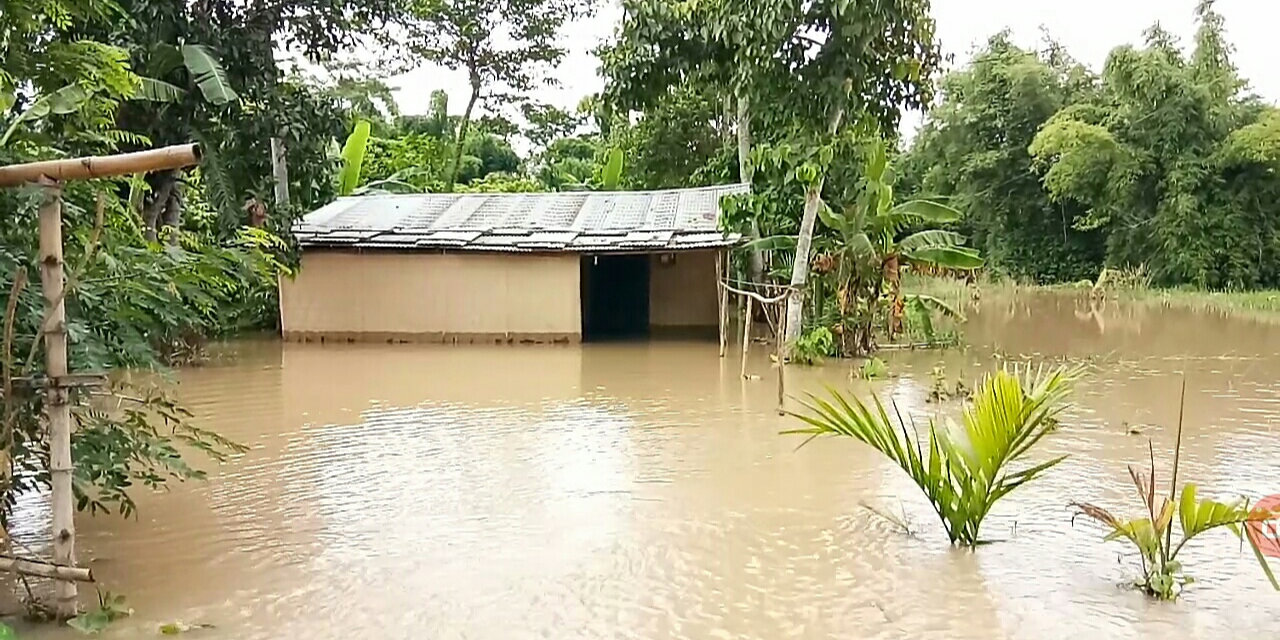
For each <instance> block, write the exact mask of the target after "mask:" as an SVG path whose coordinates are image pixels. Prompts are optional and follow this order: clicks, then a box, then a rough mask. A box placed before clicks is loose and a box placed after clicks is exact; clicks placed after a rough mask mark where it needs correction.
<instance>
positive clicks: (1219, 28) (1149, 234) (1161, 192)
mask: <svg viewBox="0 0 1280 640" xmlns="http://www.w3.org/2000/svg"><path fill="white" fill-rule="evenodd" d="M1197 16H1198V19H1199V22H1200V28H1199V31H1198V33H1197V35H1196V46H1195V48H1194V49H1193V51H1192V52H1191V55H1190V56H1184V55H1183V53H1182V51H1181V50H1180V48H1179V47H1178V43H1177V42H1176V40H1175V39H1174V38H1173V37H1172V36H1171V35H1170V34H1169V33H1167V32H1165V31H1163V30H1162V29H1160V28H1159V27H1152V28H1151V29H1149V30H1148V31H1147V34H1146V42H1145V45H1144V46H1143V47H1142V48H1134V47H1130V46H1123V47H1119V48H1117V49H1116V50H1115V51H1113V52H1112V53H1111V55H1110V56H1109V58H1108V60H1107V63H1106V65H1105V67H1104V69H1103V72H1102V76H1101V86H1100V89H1099V92H1098V94H1097V96H1096V97H1095V98H1093V99H1091V100H1088V101H1084V102H1080V103H1077V104H1073V105H1070V106H1068V107H1066V108H1064V109H1062V110H1060V111H1059V112H1057V113H1056V114H1055V115H1054V116H1053V117H1052V118H1050V119H1049V121H1048V122H1047V123H1046V124H1045V125H1044V127H1043V128H1042V129H1041V131H1040V132H1039V133H1038V134H1037V135H1036V137H1035V139H1034V140H1033V142H1032V144H1031V146H1030V152H1031V155H1032V157H1033V158H1034V159H1035V160H1036V162H1037V163H1038V166H1039V167H1040V168H1041V169H1042V170H1043V184H1044V188H1045V190H1046V192H1047V193H1048V194H1049V196H1050V197H1051V198H1053V199H1054V201H1055V202H1059V203H1072V204H1076V205H1078V206H1082V207H1084V208H1085V209H1086V210H1087V215H1085V216H1083V217H1082V219H1081V220H1080V221H1078V222H1077V226H1078V227H1080V228H1089V229H1098V230H1100V232H1101V233H1104V234H1105V235H1106V239H1107V240H1106V261H1107V263H1108V265H1110V266H1114V267H1119V268H1126V267H1139V266H1143V267H1145V268H1147V269H1148V270H1149V272H1150V274H1151V276H1152V277H1153V278H1154V280H1155V282H1157V283H1158V284H1165V285H1171V284H1181V283H1190V284H1194V285H1196V286H1200V287H1209V288H1254V287H1261V286H1275V284H1276V283H1278V282H1280V270H1277V268H1276V267H1274V266H1273V265H1275V264H1276V262H1277V259H1280V227H1278V225H1277V222H1276V220H1277V217H1276V215H1275V214H1276V210H1275V208H1274V204H1272V203H1274V202H1275V200H1274V199H1273V198H1274V195H1275V193H1276V189H1277V186H1278V185H1280V183H1278V182H1277V180H1278V178H1277V177H1276V175H1275V173H1274V171H1273V170H1272V165H1270V164H1269V163H1268V161H1267V159H1268V158H1270V157H1272V156H1273V154H1274V150H1275V149H1276V147H1275V145H1276V143H1277V142H1280V140H1277V139H1276V138H1275V137H1273V136H1271V135H1269V131H1270V129H1269V127H1267V126H1266V125H1265V124H1264V119H1265V118H1266V117H1267V114H1268V112H1270V111H1271V110H1270V109H1269V108H1267V107H1265V106H1263V105H1262V104H1260V102H1259V101H1258V100H1257V99H1256V98H1255V97H1253V96H1250V95H1248V94H1246V93H1245V92H1244V88H1245V83H1244V82H1243V81H1242V80H1241V79H1240V78H1239V77H1238V75H1237V73H1236V71H1235V68H1234V67H1233V66H1232V65H1231V62H1230V58H1229V52H1230V47H1229V46H1227V45H1226V44H1225V38H1224V35H1223V23H1222V19H1221V16H1220V15H1218V14H1217V13H1216V12H1214V11H1213V4H1212V2H1209V1H1204V2H1201V3H1200V5H1199V7H1198V8H1197ZM1246 132H1247V133H1246ZM1245 149H1248V150H1247V151H1246V150H1245ZM1244 176H1249V178H1248V179H1244V180H1242V178H1243V177H1244ZM1228 185H1229V187H1230V188H1228Z"/></svg>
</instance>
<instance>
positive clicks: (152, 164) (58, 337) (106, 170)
mask: <svg viewBox="0 0 1280 640" xmlns="http://www.w3.org/2000/svg"><path fill="white" fill-rule="evenodd" d="M199 162H200V147H199V146H198V145H195V144H186V145H177V146H171V147H164V148H161V149H153V150H150V151H140V152H137V153H126V154H120V155H115V156H105V157H91V158H71V159H66V160H51V161H45V162H30V163H26V164H18V165H9V166H6V167H0V187H13V186H19V185H23V184H28V183H36V184H39V185H40V186H41V188H42V189H43V191H44V198H43V200H42V201H41V204H40V211H39V231H40V249H39V251H40V253H39V259H40V279H41V284H42V287H41V289H42V294H43V296H44V319H43V321H42V323H41V326H40V335H38V336H36V340H37V343H38V342H40V341H43V342H44V346H45V376H44V378H43V380H40V381H39V382H40V385H39V386H43V387H44V392H45V412H46V414H47V417H48V421H49V474H50V480H51V484H52V491H51V495H50V503H51V510H52V512H53V526H52V536H53V545H52V547H53V562H52V563H40V562H36V561H32V560H22V559H18V558H5V557H0V571H7V572H12V573H18V574H21V575H31V576H40V577H46V578H53V579H55V580H57V585H56V591H55V593H56V598H57V602H56V609H55V610H56V613H57V615H58V616H59V617H60V618H64V619H69V618H73V617H75V616H76V614H77V613H78V612H79V604H78V597H79V590H78V588H77V586H76V582H78V581H79V582H91V581H92V580H93V576H92V574H91V573H90V572H89V570H88V569H83V568H78V567H76V528H75V495H74V492H73V487H72V481H73V474H74V473H75V465H74V461H73V460H72V458H71V431H72V419H71V398H70V389H71V388H72V387H75V386H83V385H84V384H85V383H86V379H87V378H88V377H86V376H76V375H72V374H70V372H69V371H68V363H67V314H66V304H65V301H66V295H67V292H68V290H69V289H68V287H67V276H66V265H65V263H64V261H63V255H62V181H63V180H85V179H91V178H110V177H116V176H122V175H129V174H136V173H146V172H150V171H163V170H169V169H182V168H185V167H189V166H191V165H194V164H198V163H199ZM99 215H100V216H101V210H100V211H99Z"/></svg>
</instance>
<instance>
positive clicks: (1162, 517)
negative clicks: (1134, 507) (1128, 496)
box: [1072, 381, 1280, 600]
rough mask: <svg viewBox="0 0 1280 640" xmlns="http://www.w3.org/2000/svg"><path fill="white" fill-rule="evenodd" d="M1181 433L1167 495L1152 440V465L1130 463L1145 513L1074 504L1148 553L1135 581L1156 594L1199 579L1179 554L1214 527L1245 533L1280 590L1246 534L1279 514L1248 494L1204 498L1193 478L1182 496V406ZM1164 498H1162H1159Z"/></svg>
mask: <svg viewBox="0 0 1280 640" xmlns="http://www.w3.org/2000/svg"><path fill="white" fill-rule="evenodd" d="M1186 391H1187V390H1186V382H1185V381H1184V382H1183V387H1182V396H1183V400H1184V401H1185V398H1186ZM1178 413H1179V415H1178V436H1177V439H1176V442H1175V445H1174V454H1173V481H1172V482H1171V483H1170V487H1169V495H1168V496H1167V497H1163V496H1162V497H1159V498H1157V496H1156V456H1155V450H1154V449H1153V448H1152V447H1151V443H1150V441H1148V442H1147V448H1148V451H1149V453H1150V456H1151V469H1150V471H1149V472H1143V471H1142V470H1141V469H1138V468H1137V467H1134V466H1133V465H1129V477H1130V478H1132V479H1133V485H1134V487H1135V488H1137V490H1138V498H1139V499H1140V500H1142V504H1143V506H1145V507H1146V510H1147V514H1146V517H1144V518H1135V519H1133V520H1120V519H1119V518H1117V517H1115V516H1114V515H1112V514H1111V512H1110V511H1107V510H1106V509H1103V508H1102V507H1099V506H1096V505H1092V504H1088V503H1084V502H1074V503H1072V506H1074V507H1076V508H1077V509H1079V513H1080V514H1081V515H1085V516H1088V517H1090V518H1092V519H1094V520H1097V521H1098V522H1101V523H1102V524H1103V525H1105V526H1106V527H1107V528H1108V529H1109V530H1110V532H1109V533H1108V534H1107V536H1106V538H1104V539H1105V540H1107V541H1111V540H1125V541H1127V542H1129V544H1132V545H1133V546H1134V547H1136V548H1137V550H1138V553H1139V557H1141V559H1142V577H1141V578H1140V579H1138V580H1136V581H1135V583H1134V586H1135V587H1137V588H1139V589H1141V590H1143V591H1144V592H1146V593H1147V595H1150V596H1152V597H1155V598H1158V599H1160V600H1176V599H1177V598H1178V595H1179V594H1180V593H1181V592H1182V588H1183V586H1185V585H1187V584H1190V583H1192V582H1194V579H1193V578H1192V577H1191V576H1189V575H1187V574H1186V573H1184V572H1183V570H1182V562H1180V561H1179V560H1178V554H1179V553H1180V552H1181V551H1182V548H1183V546H1185V545H1186V544H1187V542H1189V541H1190V540H1191V539H1192V538H1194V537H1196V536H1198V535H1200V534H1202V533H1204V532H1206V531H1210V530H1213V529H1219V528H1224V527H1225V528H1226V529H1228V530H1230V531H1231V532H1232V533H1234V534H1235V535H1236V536H1237V537H1240V538H1245V539H1247V540H1248V541H1249V546H1250V547H1252V549H1253V553H1254V556H1255V557H1257V559H1258V563H1259V564H1260V565H1261V566H1262V571H1263V573H1264V574H1265V575H1266V576H1267V579H1268V580H1270V581H1271V586H1272V587H1274V588H1275V589H1277V590H1280V583H1278V582H1277V581H1276V577H1275V575H1274V574H1273V573H1272V571H1271V567H1270V566H1269V565H1268V564H1267V560H1266V558H1265V557H1263V555H1262V551H1261V550H1260V549H1259V548H1258V545H1257V543H1256V541H1255V540H1254V538H1253V536H1247V535H1244V532H1243V528H1244V527H1245V526H1247V525H1248V523H1250V522H1265V521H1267V520H1269V519H1271V518H1272V517H1273V516H1274V515H1275V514H1274V513H1272V512H1270V511H1268V510H1265V509H1252V510H1251V509H1250V508H1249V502H1248V500H1247V499H1245V498H1243V497H1241V498H1238V499H1236V500H1233V501H1231V502H1217V501H1214V500H1208V499H1200V498H1198V497H1197V496H1196V485H1194V484H1191V483H1187V484H1186V485H1184V486H1183V487H1182V497H1181V499H1179V500H1178V501H1177V502H1175V501H1174V497H1175V496H1176V495H1177V493H1178V491H1177V490H1178V460H1179V458H1180V457H1181V455H1180V454H1181V449H1182V410H1181V408H1180V409H1179V411H1178ZM1157 500H1159V504H1157ZM1175 516H1176V517H1177V519H1178V524H1179V526H1180V527H1181V529H1182V535H1180V536H1178V538H1177V539H1176V540H1175V539H1174V535H1173V521H1174V517H1175Z"/></svg>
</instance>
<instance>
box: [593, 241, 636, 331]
mask: <svg viewBox="0 0 1280 640" xmlns="http://www.w3.org/2000/svg"><path fill="white" fill-rule="evenodd" d="M648 335H649V256H647V255H625V256H609V255H605V256H583V257H582V339H583V340H624V339H628V338H644V337H647V336H648Z"/></svg>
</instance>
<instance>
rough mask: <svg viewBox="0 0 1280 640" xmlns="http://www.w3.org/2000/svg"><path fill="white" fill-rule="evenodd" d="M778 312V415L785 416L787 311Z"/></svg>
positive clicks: (776, 334) (779, 303) (782, 303)
mask: <svg viewBox="0 0 1280 640" xmlns="http://www.w3.org/2000/svg"><path fill="white" fill-rule="evenodd" d="M777 304H778V305H779V306H780V307H781V306H782V305H785V304H786V302H778V303H777ZM778 311H779V313H778V331H777V332H776V333H775V337H776V338H777V339H776V341H775V342H776V343H777V344H776V345H775V346H774V352H775V353H776V354H777V355H776V357H777V359H778V415H780V416H784V415H786V414H787V411H786V406H785V404H784V403H785V400H786V397H787V389H786V385H787V382H786V370H787V367H786V362H785V359H784V353H783V351H784V350H785V345H786V344H787V341H786V337H785V336H786V334H787V332H786V325H787V314H786V312H785V309H779V310H778Z"/></svg>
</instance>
